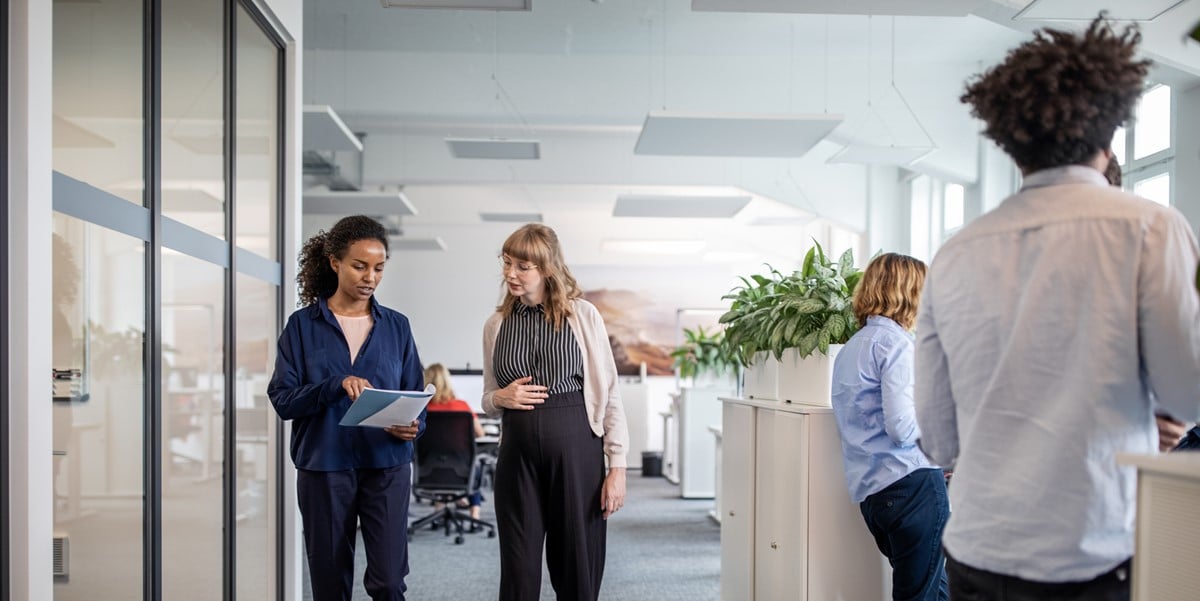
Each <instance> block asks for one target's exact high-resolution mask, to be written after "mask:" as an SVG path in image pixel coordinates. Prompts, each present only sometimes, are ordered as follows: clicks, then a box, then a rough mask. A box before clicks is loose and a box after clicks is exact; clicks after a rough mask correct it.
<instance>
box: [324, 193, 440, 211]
mask: <svg viewBox="0 0 1200 601" xmlns="http://www.w3.org/2000/svg"><path fill="white" fill-rule="evenodd" d="M303 203H304V205H303V209H304V214H305V215H416V214H417V209H416V207H414V206H413V204H412V203H411V202H409V200H408V197H407V196H405V195H404V193H403V192H400V191H392V192H354V191H350V192H341V191H332V190H306V191H305V192H304V199H303Z"/></svg>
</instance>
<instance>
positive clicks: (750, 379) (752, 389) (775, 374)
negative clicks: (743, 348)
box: [742, 353, 779, 401]
mask: <svg viewBox="0 0 1200 601" xmlns="http://www.w3.org/2000/svg"><path fill="white" fill-rule="evenodd" d="M742 397H743V398H747V399H761V400H771V401H777V400H779V362H778V361H776V360H775V357H773V356H771V354H770V353H758V354H756V355H754V362H753V363H751V364H750V365H749V366H747V367H746V369H745V371H744V375H743V380H742Z"/></svg>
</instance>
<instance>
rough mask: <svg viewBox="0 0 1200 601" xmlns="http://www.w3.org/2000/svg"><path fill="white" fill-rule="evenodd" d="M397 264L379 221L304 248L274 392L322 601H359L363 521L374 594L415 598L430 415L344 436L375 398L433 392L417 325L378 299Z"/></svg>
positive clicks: (340, 229)
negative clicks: (347, 420) (414, 476)
mask: <svg viewBox="0 0 1200 601" xmlns="http://www.w3.org/2000/svg"><path fill="white" fill-rule="evenodd" d="M387 258H388V241H387V231H386V230H385V229H384V228H383V226H382V225H380V224H379V222H377V221H375V220H374V219H371V218H369V217H363V216H354V217H346V218H344V219H342V220H340V221H338V222H337V223H336V224H335V225H334V226H333V228H332V229H331V230H329V231H328V232H324V231H323V232H321V233H319V234H317V235H315V236H313V237H312V238H310V239H309V240H308V241H307V242H305V244H304V248H303V250H301V254H300V273H299V275H298V276H297V277H296V281H297V283H298V284H299V285H300V302H301V303H302V304H303V305H304V307H303V308H301V309H299V310H297V311H296V312H295V313H293V314H292V316H291V317H290V318H289V319H288V323H287V326H286V327H285V328H284V330H283V334H282V335H281V336H280V337H279V352H278V354H277V356H276V359H275V373H274V374H273V375H272V376H271V383H270V385H269V386H268V387H267V394H268V396H270V398H271V403H272V404H273V405H274V406H275V411H277V412H278V413H279V417H281V418H283V419H290V420H293V423H292V449H291V450H292V460H293V461H294V462H295V464H296V471H297V474H296V497H297V500H298V501H299V505H300V515H301V518H302V519H303V523H304V544H305V549H306V551H307V555H308V567H309V573H310V575H311V578H312V589H313V599H314V601H342V600H346V599H350V596H351V589H352V588H353V579H354V545H355V536H356V532H357V530H356V526H357V525H358V523H360V522H361V524H362V535H363V543H364V544H365V546H366V554H367V572H366V576H365V577H364V578H363V586H364V587H365V588H366V591H367V594H369V595H370V596H371V598H372V599H373V600H374V601H384V600H387V601H395V600H402V599H404V591H405V590H406V586H405V584H404V577H405V576H406V575H407V574H408V534H407V527H408V502H409V495H410V487H411V468H410V464H411V462H412V457H413V442H412V441H413V440H415V439H416V438H417V437H418V436H420V434H421V432H422V431H423V430H424V424H425V419H424V418H425V413H424V412H422V413H421V415H420V416H419V417H418V418H417V419H416V420H414V421H413V423H411V424H397V425H395V426H392V427H390V428H387V429H383V430H379V429H374V428H365V427H345V426H339V425H338V422H339V421H340V420H341V419H342V416H344V415H345V413H346V410H347V409H349V407H350V404H351V403H353V402H354V401H355V399H357V398H358V396H359V394H361V393H362V391H363V389H364V388H367V387H371V388H383V389H392V390H420V389H421V388H423V386H424V374H423V373H422V371H421V360H420V359H419V358H418V357H417V348H416V345H415V344H414V342H413V337H412V330H411V328H410V327H409V324H408V318H406V317H405V316H404V315H401V314H400V313H397V312H396V311H393V310H391V309H388V308H386V307H383V306H381V305H380V304H379V303H378V302H376V300H375V289H376V287H377V286H379V282H380V280H381V279H383V268H384V264H385V263H386V262H387Z"/></svg>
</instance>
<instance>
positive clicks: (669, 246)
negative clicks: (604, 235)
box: [600, 240, 704, 255]
mask: <svg viewBox="0 0 1200 601" xmlns="http://www.w3.org/2000/svg"><path fill="white" fill-rule="evenodd" d="M600 250H601V251H604V252H612V253H629V254H638V255H694V254H696V253H698V252H700V251H701V250H704V241H703V240H603V241H601V242H600Z"/></svg>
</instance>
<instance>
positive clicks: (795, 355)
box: [721, 241, 862, 404]
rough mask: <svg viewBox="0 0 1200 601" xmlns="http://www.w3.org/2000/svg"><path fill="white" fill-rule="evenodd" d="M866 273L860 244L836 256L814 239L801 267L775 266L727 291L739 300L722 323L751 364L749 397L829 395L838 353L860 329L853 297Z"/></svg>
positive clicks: (824, 398) (822, 400)
mask: <svg viewBox="0 0 1200 601" xmlns="http://www.w3.org/2000/svg"><path fill="white" fill-rule="evenodd" d="M860 279H862V271H861V270H859V269H858V268H857V267H855V266H854V254H853V252H852V251H850V250H847V251H846V252H844V253H842V255H841V257H839V258H838V260H837V261H832V260H830V258H829V257H828V256H827V255H826V254H825V250H824V249H823V248H821V245H820V243H817V242H815V241H814V243H813V247H812V248H810V249H809V251H808V253H807V254H806V255H805V257H804V262H803V263H802V264H801V266H800V269H799V270H797V271H795V272H793V273H791V274H789V275H784V274H782V273H780V272H779V271H778V270H776V269H773V268H771V269H770V275H769V276H761V275H755V276H751V278H750V279H746V278H742V282H743V284H744V285H743V286H739V287H737V288H734V289H733V290H732V291H730V293H729V294H727V295H725V297H724V298H725V299H726V300H731V301H732V304H731V306H730V309H729V311H728V312H726V313H725V315H723V316H721V323H722V324H724V325H725V338H726V341H727V344H728V345H729V346H730V347H731V348H733V349H735V356H736V357H737V360H738V361H739V362H740V363H741V364H742V365H743V366H746V367H747V370H746V378H745V379H746V383H745V390H744V394H745V395H746V396H747V397H753V398H767V399H774V400H787V401H798V402H806V403H817V404H828V403H829V398H828V396H829V395H828V389H829V371H830V367H831V365H832V360H833V357H834V356H835V355H836V353H837V350H838V349H840V348H841V345H842V344H845V342H846V341H847V340H849V339H850V336H852V335H853V334H854V332H855V331H857V330H858V320H856V319H855V317H854V311H853V308H852V306H851V300H852V298H853V295H854V288H855V287H856V286H857V285H858V282H859V280H860ZM781 368H782V369H781Z"/></svg>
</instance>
